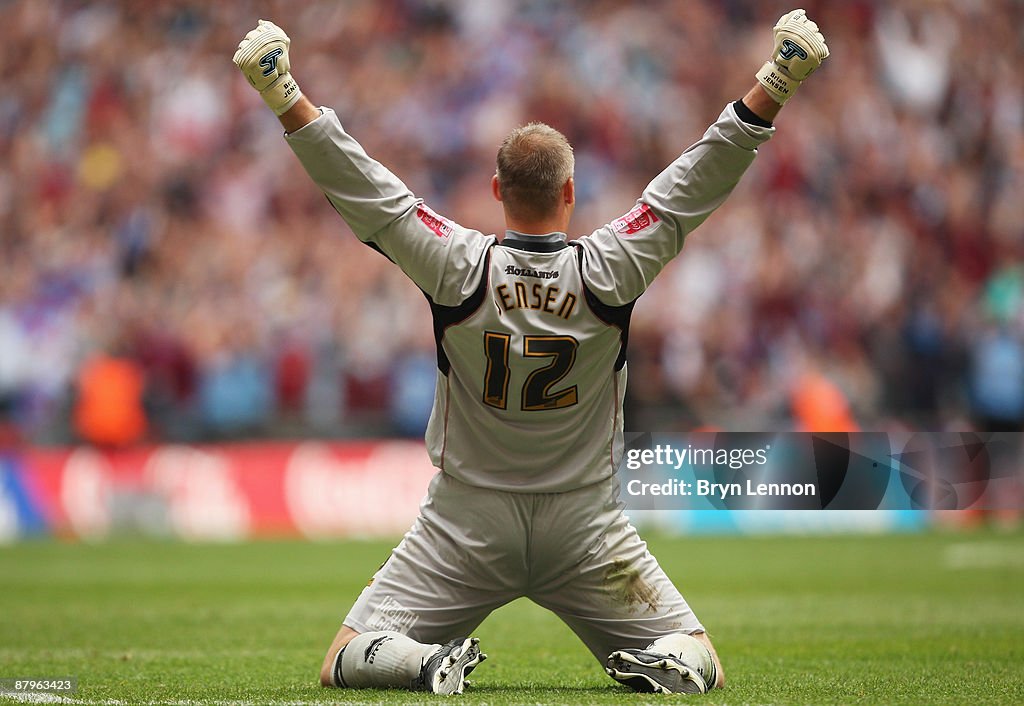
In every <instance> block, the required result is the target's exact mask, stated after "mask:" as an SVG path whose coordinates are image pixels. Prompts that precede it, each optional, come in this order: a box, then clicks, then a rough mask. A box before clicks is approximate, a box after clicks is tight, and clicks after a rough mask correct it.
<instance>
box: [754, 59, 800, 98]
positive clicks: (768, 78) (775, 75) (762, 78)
mask: <svg viewBox="0 0 1024 706" xmlns="http://www.w3.org/2000/svg"><path fill="white" fill-rule="evenodd" d="M757 80H758V82H759V83H760V84H761V85H762V86H764V90H766V91H767V92H768V95H770V96H771V97H772V99H773V100H774V101H775V102H776V103H778V104H779V105H782V104H784V103H785V102H786V101H787V100H789V99H790V97H791V96H792V95H793V94H794V93H795V92H796V89H797V88H799V87H800V83H801V82H800V81H798V80H796V79H795V78H793V77H792V76H788V75H786V74H785V73H783V71H782V70H781V67H780V66H779V65H778V64H776V63H775V62H774V61H767V62H765V65H764V66H762V67H761V70H760V71H758V72H757Z"/></svg>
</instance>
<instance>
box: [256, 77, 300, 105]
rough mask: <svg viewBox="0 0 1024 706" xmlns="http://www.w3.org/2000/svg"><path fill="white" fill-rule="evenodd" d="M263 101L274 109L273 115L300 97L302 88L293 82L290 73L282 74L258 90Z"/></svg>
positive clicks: (293, 103)
mask: <svg viewBox="0 0 1024 706" xmlns="http://www.w3.org/2000/svg"><path fill="white" fill-rule="evenodd" d="M260 97H261V98H263V102H264V103H266V104H267V106H268V107H269V108H270V109H271V110H273V111H274V114H275V115H281V114H282V113H284V112H286V111H287V110H288V109H289V108H291V107H292V106H293V105H295V103H296V101H298V100H299V98H301V97H302V90H301V89H299V84H297V83H296V82H295V79H293V78H292V75H291V74H290V73H288V74H282V75H281V76H279V77H278V79H277V80H276V81H274V82H273V83H272V84H270V85H269V86H267V87H266V88H264V89H263V90H262V91H260Z"/></svg>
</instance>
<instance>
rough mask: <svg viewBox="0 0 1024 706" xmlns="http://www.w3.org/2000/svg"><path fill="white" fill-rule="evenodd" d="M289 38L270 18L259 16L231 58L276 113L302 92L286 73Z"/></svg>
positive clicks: (289, 104) (297, 98)
mask: <svg viewBox="0 0 1024 706" xmlns="http://www.w3.org/2000/svg"><path fill="white" fill-rule="evenodd" d="M291 43H292V40H291V39H289V38H288V35H287V34H285V33H284V30H283V29H281V28H280V27H278V26H277V25H276V24H274V23H273V22H268V21H267V20H260V22H259V25H258V26H257V27H256V29H254V30H253V31H251V32H249V34H247V35H245V39H243V40H242V41H241V42H239V43H238V51H236V52H235V56H234V58H232V61H234V62H235V66H237V67H238V68H239V69H241V70H242V73H243V74H245V78H246V79H248V81H249V83H251V84H252V86H253V88H255V89H256V90H257V91H259V92H260V97H262V98H263V102H264V103H266V104H267V105H268V106H269V107H270V109H271V110H273V111H274V113H275V114H276V115H281V114H282V113H284V112H285V111H286V110H288V109H289V108H291V107H292V106H293V105H295V102H296V101H297V100H299V98H300V97H301V96H302V91H301V90H299V84H297V83H295V80H294V79H293V78H292V75H291V74H290V73H288V71H289V69H290V68H291V62H290V61H289V60H288V45H290V44H291Z"/></svg>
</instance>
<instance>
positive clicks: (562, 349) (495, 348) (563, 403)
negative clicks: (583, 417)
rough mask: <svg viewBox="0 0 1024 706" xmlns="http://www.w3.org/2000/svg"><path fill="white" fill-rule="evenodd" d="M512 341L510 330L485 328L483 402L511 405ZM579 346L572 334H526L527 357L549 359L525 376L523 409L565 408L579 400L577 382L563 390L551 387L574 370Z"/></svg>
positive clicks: (524, 350) (503, 407)
mask: <svg viewBox="0 0 1024 706" xmlns="http://www.w3.org/2000/svg"><path fill="white" fill-rule="evenodd" d="M511 344H512V336H511V335H510V334H507V333H495V332H494V331H485V332H484V355H485V356H487V370H486V372H485V373H484V404H487V405H489V406H491V407H495V408H497V409H508V386H509V383H510V378H511V371H510V368H509V355H510V353H511V351H510V348H511ZM578 347H579V342H578V341H577V340H576V339H575V338H573V337H572V336H523V351H522V356H523V357H524V358H541V359H549V362H548V364H547V365H544V366H542V367H539V368H536V369H535V370H533V371H531V372H530V374H529V375H527V376H526V380H525V381H524V382H523V390H522V397H521V400H522V409H523V411H525V412H537V411H542V410H546V409H562V408H564V407H571V406H572V405H574V404H576V403H577V401H578V396H577V393H576V386H575V385H573V386H572V387H566V388H562V389H561V390H552V389H551V388H553V387H555V385H557V384H558V382H559V381H560V380H561V379H562V378H564V377H565V376H566V375H568V374H569V371H570V370H572V366H573V364H574V363H575V362H576V349H577V348H578Z"/></svg>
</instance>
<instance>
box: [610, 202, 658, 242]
mask: <svg viewBox="0 0 1024 706" xmlns="http://www.w3.org/2000/svg"><path fill="white" fill-rule="evenodd" d="M658 220H659V219H658V216H657V215H655V213H654V211H652V210H651V207H650V206H648V205H647V204H645V203H639V204H637V205H636V206H634V207H633V210H632V211H630V212H629V213H627V214H626V215H625V216H623V217H622V218H619V219H617V220H614V221H612V229H613V230H614V231H615V232H616V233H618V234H619V235H636V234H637V233H640V232H641V231H645V230H647V229H648V228H651V227H653V226H654V225H655V224H656V223H657V222H658Z"/></svg>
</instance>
